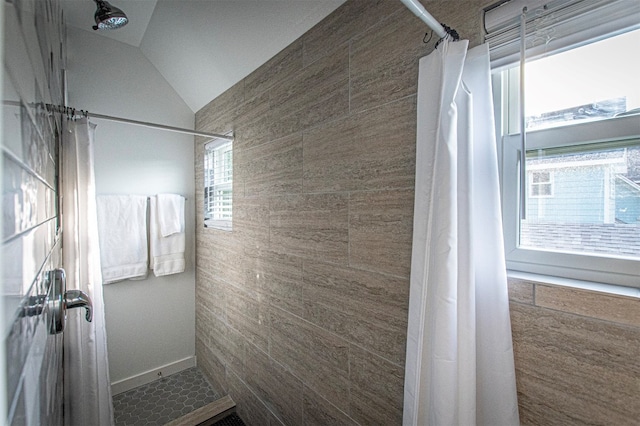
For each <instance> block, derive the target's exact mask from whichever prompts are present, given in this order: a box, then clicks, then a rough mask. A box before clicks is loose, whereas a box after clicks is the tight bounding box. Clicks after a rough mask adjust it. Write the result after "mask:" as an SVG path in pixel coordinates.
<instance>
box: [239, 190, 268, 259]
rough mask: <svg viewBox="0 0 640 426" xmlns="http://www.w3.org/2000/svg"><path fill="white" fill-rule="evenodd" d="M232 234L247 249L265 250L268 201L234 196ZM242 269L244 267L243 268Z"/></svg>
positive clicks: (263, 198) (266, 244)
mask: <svg viewBox="0 0 640 426" xmlns="http://www.w3.org/2000/svg"><path fill="white" fill-rule="evenodd" d="M233 233H234V236H235V237H236V238H237V239H238V241H240V242H241V244H242V247H243V250H246V249H247V247H250V248H253V249H256V248H265V247H267V246H268V245H269V199H268V198H267V197H260V196H258V197H249V196H244V197H243V196H234V199H233ZM243 267H244V266H243Z"/></svg>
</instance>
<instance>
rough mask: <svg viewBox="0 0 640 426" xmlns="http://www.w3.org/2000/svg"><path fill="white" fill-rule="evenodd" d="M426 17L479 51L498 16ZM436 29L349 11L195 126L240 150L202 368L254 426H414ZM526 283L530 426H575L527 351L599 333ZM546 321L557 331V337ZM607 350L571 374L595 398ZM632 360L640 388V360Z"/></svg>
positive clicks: (364, 7) (402, 14) (522, 371)
mask: <svg viewBox="0 0 640 426" xmlns="http://www.w3.org/2000/svg"><path fill="white" fill-rule="evenodd" d="M427 3H428V8H429V11H430V12H431V13H432V14H433V15H434V16H436V17H438V19H439V20H441V21H442V22H446V23H447V24H449V25H450V26H452V27H454V28H456V29H457V30H458V32H459V33H460V34H462V35H463V36H464V37H466V38H469V39H470V41H471V45H477V44H478V43H479V42H480V38H481V36H480V29H481V21H480V10H481V8H482V7H484V6H486V5H487V3H488V2H487V1H476V0H473V1H455V2H453V1H446V0H439V1H435V0H434V1H429V2H425V4H427ZM426 31H427V29H426V27H425V26H424V24H422V23H421V22H420V21H419V20H418V19H417V18H415V17H414V16H413V15H412V14H411V12H409V11H408V10H407V9H406V8H405V7H404V6H403V5H402V3H401V2H400V1H398V0H377V1H375V0H348V1H347V2H346V3H345V4H344V5H343V6H341V7H340V8H338V9H337V10H336V11H335V12H334V13H333V14H331V15H330V16H329V17H327V18H326V19H325V20H323V21H322V22H321V23H319V24H318V25H316V26H315V27H314V28H312V29H311V30H310V31H308V32H307V33H306V34H305V35H303V36H302V37H301V38H300V39H298V40H297V41H295V42H294V43H292V44H291V45H290V46H288V47H287V48H285V49H284V50H283V51H282V52H280V53H279V54H277V55H276V56H275V57H274V58H272V59H271V60H270V61H269V62H267V63H266V64H265V65H263V66H262V67H260V68H259V69H258V70H257V71H255V72H254V73H252V74H251V75H249V76H248V77H246V78H245V79H244V80H242V81H241V82H239V83H238V84H236V85H235V86H234V87H232V88H231V89H229V90H228V91H227V92H225V93H224V94H222V95H221V96H220V97H218V98H216V99H215V100H213V101H212V102H211V103H210V104H209V105H207V106H206V107H204V108H203V109H202V110H201V111H199V112H198V113H197V114H196V127H197V128H198V129H199V130H204V131H212V132H227V131H229V130H233V131H234V132H235V136H236V140H235V143H234V222H233V232H230V233H229V232H223V231H217V230H213V229H206V228H204V227H202V226H199V227H198V229H197V247H196V251H197V284H196V286H197V287H196V291H197V293H196V299H197V300H196V352H197V357H198V364H199V365H200V366H201V367H202V368H203V369H204V370H205V371H206V372H207V374H208V375H209V376H210V378H211V379H212V380H213V381H214V382H216V383H217V385H218V386H219V387H220V388H222V389H224V390H225V391H227V392H228V393H229V394H230V395H231V396H232V397H233V399H234V400H235V401H236V402H237V404H238V410H239V412H240V415H241V416H242V418H243V419H244V420H245V421H246V422H247V423H249V424H254V425H268V424H282V423H284V424H287V425H301V424H317V425H327V424H331V425H352V424H385V425H391V424H401V419H402V402H403V384H404V359H405V344H406V325H407V306H408V292H409V271H410V256H411V239H412V223H413V196H414V194H413V181H414V166H415V164H414V163H415V127H416V90H417V74H418V60H419V58H421V57H422V56H424V55H426V54H428V53H429V52H430V51H431V50H432V49H433V45H434V42H431V43H429V44H424V43H423V42H422V40H423V37H424V35H425V32H426ZM204 143H205V140H204V139H202V140H199V142H198V143H197V144H196V164H195V168H196V187H197V193H203V170H202V166H203V145H204ZM197 202H198V206H197V211H198V212H199V216H198V223H202V222H203V217H202V213H201V212H202V211H203V200H202V199H201V198H200V197H198V198H197ZM528 285H529V284H526V285H524V287H525V288H524V290H523V291H522V292H518V291H515V288H516V287H513V286H512V289H514V292H513V293H512V297H513V302H512V303H513V306H514V333H515V337H514V339H515V342H516V345H517V346H516V348H517V351H518V352H517V354H518V359H517V362H518V380H519V382H518V384H519V386H520V387H519V391H520V398H521V403H522V404H523V405H522V407H521V410H522V413H523V422H527V423H529V424H554V423H555V424H566V422H567V421H568V422H569V423H571V419H576V418H579V417H577V416H580V415H581V412H580V409H581V408H580V407H579V406H577V405H575V404H574V405H566V404H565V405H562V401H563V400H565V399H566V398H569V399H572V401H575V400H577V398H578V396H579V394H576V393H575V392H573V391H571V392H568V393H569V394H570V395H569V396H568V397H563V398H564V399H563V398H557V397H549V395H547V391H548V390H549V391H554V389H555V388H554V383H553V381H554V380H555V378H554V377H553V376H554V373H555V372H556V371H557V370H558V366H556V365H554V364H553V362H552V358H551V359H549V362H550V365H548V366H546V368H549V369H550V370H548V371H543V372H538V371H536V368H537V366H540V365H542V364H540V361H539V359H538V358H537V357H535V356H533V357H532V356H529V355H527V353H528V352H527V351H528V350H529V349H528V347H526V346H523V344H524V343H523V342H530V341H531V340H532V339H533V340H535V339H538V338H539V339H541V342H542V343H540V345H542V346H540V347H541V348H545V347H546V346H545V345H546V343H544V339H545V338H546V337H545V336H547V335H548V338H549V345H556V344H559V343H562V342H557V341H556V340H557V339H558V338H559V337H560V336H561V335H563V334H569V335H571V334H572V333H574V331H575V329H576V328H577V329H580V327H582V326H581V325H580V324H581V322H582V321H586V324H591V322H592V321H595V320H593V319H591V318H584V317H583V316H576V315H574V314H569V313H560V312H557V311H550V310H549V308H546V307H545V308H543V307H541V306H537V305H533V289H532V288H531V294H527V291H528V290H527V288H528V287H527V286H528ZM538 297H539V300H542V299H540V297H544V296H540V294H539V295H538ZM556 297H557V301H558V302H559V301H560V300H562V299H561V298H560V297H559V295H548V298H551V300H555V299H554V298H556ZM569 299H571V297H569ZM563 309H565V308H563ZM575 309H578V308H577V307H576V308H575ZM602 311H603V313H602V314H603V315H604V314H606V312H609V310H608V309H606V308H605V309H602ZM541 312H544V313H545V315H546V316H545V317H544V318H543V319H541V321H540V323H537V320H538V317H539V316H540V315H541V314H540V313H541ZM576 314H577V315H583V314H581V313H580V311H578V312H576ZM622 315H623V318H628V315H629V314H628V313H626V314H622ZM548 317H549V318H554V321H556V323H555V325H554V326H557V327H558V328H559V330H547V327H548V324H549V323H548V321H547V320H546V318H548ZM556 317H557V318H556ZM567 318H570V319H571V321H573V322H572V323H569V322H567V321H569V320H567ZM598 321H600V320H598ZM530 322H534V323H536V324H535V325H534V326H531V327H530V326H529V323H530ZM606 324H608V325H609V326H611V327H619V326H613V325H611V324H610V323H608V322H607V323H606ZM532 327H533V328H532ZM624 327H627V328H626V329H625V330H627V331H628V330H629V326H628V325H625V326H624ZM533 329H537V330H538V331H539V333H536V334H534V335H533V337H528V336H529V334H528V333H530V332H531V330H533ZM631 335H633V332H631ZM636 336H637V334H636ZM575 338H576V339H580V338H582V339H584V337H575ZM600 338H601V343H602V344H603V346H601V347H600V348H599V349H595V348H592V349H590V348H588V347H587V346H583V347H582V349H581V350H582V351H583V352H584V353H585V354H574V356H575V357H577V358H576V362H575V363H574V364H572V365H569V364H568V363H569V358H565V359H564V361H563V362H564V364H562V367H563V368H564V369H565V370H564V372H563V373H562V374H559V377H561V378H563V379H562V380H565V379H566V380H567V382H566V383H564V384H563V385H566V384H568V383H571V380H574V381H575V385H576V387H577V388H580V389H584V388H586V387H587V385H585V384H584V383H585V380H588V377H587V376H584V374H583V372H581V371H580V370H579V368H580V366H581V365H583V364H584V363H585V361H584V360H582V359H581V357H582V356H584V357H588V356H592V357H594V358H593V359H594V360H597V359H600V358H599V357H604V356H606V354H607V353H608V352H607V351H608V347H607V345H606V344H605V343H606V342H607V338H608V337H607V336H605V335H603V336H601V337H600ZM612 339H614V341H612V342H611V343H610V344H611V347H612V348H614V347H617V346H619V345H621V344H622V343H621V342H617V343H616V342H615V338H613V337H612ZM636 339H637V337H636ZM586 342H587V341H586V340H583V341H582V343H583V344H586ZM625 342H628V340H625ZM636 344H637V340H636ZM533 347H534V348H535V347H537V346H536V345H533ZM523 348H524V349H523ZM636 348H637V346H636ZM589 350H593V351H596V352H597V351H599V352H597V354H596V355H588V352H589ZM551 353H552V352H550V354H551ZM559 356H560V355H559ZM563 356H564V355H563ZM625 362H626V365H627V366H628V367H627V371H628V372H629V376H628V377H627V378H626V379H625V380H626V382H625V383H626V385H630V384H631V382H632V381H633V380H634V379H633V378H634V377H638V371H637V363H636V364H633V363H634V361H631V359H629V360H627V361H625ZM632 365H636V371H635V372H632V371H631V370H630V369H629V366H632ZM632 373H633V374H632ZM540 377H543V378H545V379H544V380H541V379H540ZM607 377H611V376H607ZM570 379H571V380H570ZM546 380H548V381H549V382H548V383H547V382H546ZM626 385H625V386H626ZM616 386H617V385H616V384H613V383H607V384H605V383H602V384H601V387H600V389H599V390H594V393H596V392H604V393H607V392H608V389H612V388H615V387H616ZM558 389H562V388H561V387H560V388H558ZM626 389H627V391H628V390H629V389H630V388H628V387H627V388H626ZM636 390H637V381H636ZM614 394H615V393H614ZM625 395H626V394H625ZM594 398H596V399H597V396H594ZM588 401H589V400H588ZM629 403H630V404H633V402H629ZM545 404H546V405H545ZM616 404H617V406H618V407H622V405H621V402H618V403H616ZM545 406H546V407H550V408H549V409H548V412H545V410H544V409H543V408H544V407H545ZM635 406H636V407H637V403H635ZM570 409H576V410H577V412H575V413H573V412H571V411H570ZM538 411H540V414H538ZM550 413H551V414H550ZM537 418H540V419H541V420H542V421H541V422H540V423H538V422H537ZM618 418H620V417H618ZM567 419H569V420H567Z"/></svg>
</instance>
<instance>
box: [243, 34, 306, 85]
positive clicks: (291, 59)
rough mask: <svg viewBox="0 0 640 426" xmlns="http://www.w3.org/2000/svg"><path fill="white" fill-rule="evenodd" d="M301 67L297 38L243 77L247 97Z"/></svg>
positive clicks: (299, 43) (286, 77)
mask: <svg viewBox="0 0 640 426" xmlns="http://www.w3.org/2000/svg"><path fill="white" fill-rule="evenodd" d="M300 69H302V40H301V39H298V40H296V41H294V42H293V43H291V44H290V45H289V46H287V47H285V48H284V49H283V50H282V51H280V52H279V53H277V54H276V55H275V56H274V57H273V58H271V59H269V60H268V61H267V62H266V63H265V64H263V65H262V66H261V67H260V68H258V69H257V70H255V71H253V72H252V73H251V74H249V75H248V76H247V78H245V79H244V85H245V91H246V96H247V98H251V97H253V96H255V95H259V94H261V93H262V92H264V91H265V90H267V89H269V88H271V87H272V86H273V85H275V84H277V83H280V82H282V81H286V80H289V79H290V78H292V77H293V76H294V75H295V74H296V73H297V72H298V71H299V70H300Z"/></svg>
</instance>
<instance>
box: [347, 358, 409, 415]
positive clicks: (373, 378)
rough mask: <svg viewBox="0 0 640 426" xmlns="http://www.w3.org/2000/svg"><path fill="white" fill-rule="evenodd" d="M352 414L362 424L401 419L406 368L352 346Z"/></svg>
mask: <svg viewBox="0 0 640 426" xmlns="http://www.w3.org/2000/svg"><path fill="white" fill-rule="evenodd" d="M349 368H350V378H351V404H350V415H351V417H352V418H353V419H355V420H356V421H357V422H358V423H360V424H370V425H399V424H401V423H402V402H403V395H404V394H403V391H404V369H403V368H402V367H399V366H397V365H395V364H391V363H390V362H388V361H386V360H383V359H382V358H379V357H377V356H375V355H373V354H371V353H368V352H366V351H364V350H361V349H359V348H356V347H354V346H351V356H350V362H349Z"/></svg>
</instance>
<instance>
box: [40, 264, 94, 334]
mask: <svg viewBox="0 0 640 426" xmlns="http://www.w3.org/2000/svg"><path fill="white" fill-rule="evenodd" d="M49 280H51V287H50V289H49V308H50V309H51V312H52V314H53V320H52V321H51V325H50V327H49V333H51V334H59V333H62V332H63V331H64V327H65V325H66V322H67V309H73V308H85V309H86V313H85V319H86V320H87V321H88V322H91V321H92V320H93V303H92V302H91V298H90V297H89V296H88V295H87V294H86V293H85V292H83V291H80V290H68V291H67V276H66V273H65V272H64V269H62V268H59V269H54V270H53V271H49Z"/></svg>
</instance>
